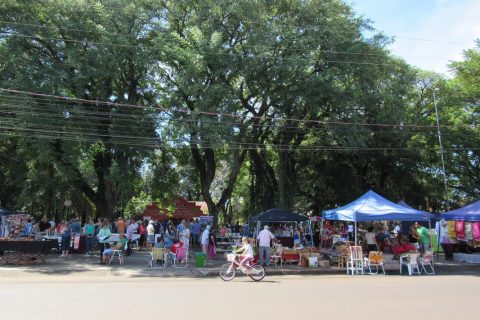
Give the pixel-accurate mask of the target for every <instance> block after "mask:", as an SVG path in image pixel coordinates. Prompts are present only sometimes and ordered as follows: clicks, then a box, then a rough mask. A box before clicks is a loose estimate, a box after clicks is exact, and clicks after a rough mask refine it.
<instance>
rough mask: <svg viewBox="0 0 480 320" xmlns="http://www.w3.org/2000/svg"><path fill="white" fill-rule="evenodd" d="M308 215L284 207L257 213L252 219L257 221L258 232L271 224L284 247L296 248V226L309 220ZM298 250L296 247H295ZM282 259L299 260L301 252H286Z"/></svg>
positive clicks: (273, 231) (272, 229)
mask: <svg viewBox="0 0 480 320" xmlns="http://www.w3.org/2000/svg"><path fill="white" fill-rule="evenodd" d="M307 220H308V218H307V217H306V216H302V215H299V214H295V213H292V212H289V211H286V210H284V209H270V210H267V211H265V212H262V213H260V214H257V215H255V216H254V217H253V219H252V218H251V221H253V222H254V223H256V233H257V234H258V230H262V229H263V226H264V225H269V226H270V227H271V228H270V231H272V233H273V234H274V235H275V238H276V239H277V240H279V242H280V244H281V245H282V247H284V248H294V227H295V226H296V225H297V224H299V223H301V222H303V221H307ZM295 250H296V249H295ZM282 256H283V257H282V259H283V260H284V261H285V260H292V261H293V260H297V261H298V260H299V257H300V256H299V254H298V253H297V252H293V253H288V254H287V253H284V254H283V255H282Z"/></svg>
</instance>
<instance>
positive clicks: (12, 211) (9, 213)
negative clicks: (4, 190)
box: [0, 209, 25, 216]
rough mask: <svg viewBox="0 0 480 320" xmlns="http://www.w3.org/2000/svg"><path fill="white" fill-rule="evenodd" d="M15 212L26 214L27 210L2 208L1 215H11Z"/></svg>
mask: <svg viewBox="0 0 480 320" xmlns="http://www.w3.org/2000/svg"><path fill="white" fill-rule="evenodd" d="M14 214H25V212H22V211H14V210H6V209H0V216H11V215H14Z"/></svg>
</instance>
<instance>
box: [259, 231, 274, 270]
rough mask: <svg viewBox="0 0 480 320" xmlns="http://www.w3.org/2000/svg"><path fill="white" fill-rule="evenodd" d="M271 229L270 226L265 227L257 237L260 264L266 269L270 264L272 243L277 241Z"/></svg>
mask: <svg viewBox="0 0 480 320" xmlns="http://www.w3.org/2000/svg"><path fill="white" fill-rule="evenodd" d="M269 229H270V228H269V227H268V226H265V227H263V230H262V231H260V233H259V234H258V236H257V240H258V255H259V263H260V265H262V266H265V267H266V266H267V265H268V264H269V262H270V242H271V241H272V240H273V239H275V236H274V235H273V234H272V233H271V232H270V230H269Z"/></svg>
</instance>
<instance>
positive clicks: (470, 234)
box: [441, 200, 480, 263]
mask: <svg viewBox="0 0 480 320" xmlns="http://www.w3.org/2000/svg"><path fill="white" fill-rule="evenodd" d="M441 217H442V218H443V219H445V220H446V221H448V223H449V226H448V237H449V238H451V239H453V238H455V239H454V240H456V242H457V247H460V246H464V247H465V248H467V249H469V250H468V251H469V252H473V251H476V250H478V248H480V200H479V201H476V202H474V203H471V204H469V205H467V206H465V207H463V208H460V209H456V210H451V211H448V212H445V213H443V214H442V215H441ZM457 249H459V248H457ZM460 249H462V248H460ZM453 256H454V259H455V260H457V261H462V262H469V263H480V254H478V253H472V254H467V253H464V252H459V253H454V254H453Z"/></svg>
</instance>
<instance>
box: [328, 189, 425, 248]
mask: <svg viewBox="0 0 480 320" xmlns="http://www.w3.org/2000/svg"><path fill="white" fill-rule="evenodd" d="M431 217H432V214H430V213H428V212H424V211H420V210H416V209H413V208H407V207H404V206H402V205H399V204H396V203H394V202H392V201H390V200H387V199H385V198H384V197H382V196H380V195H379V194H377V193H375V192H374V191H373V190H370V191H368V192H367V193H365V194H364V195H362V196H361V197H360V198H358V199H356V200H354V201H353V202H351V203H349V204H347V205H344V206H343V207H340V208H336V209H330V210H326V211H324V212H323V214H322V218H323V219H326V220H343V221H352V222H355V244H356V243H357V221H395V220H398V221H430V219H431Z"/></svg>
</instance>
